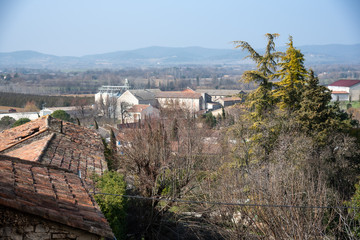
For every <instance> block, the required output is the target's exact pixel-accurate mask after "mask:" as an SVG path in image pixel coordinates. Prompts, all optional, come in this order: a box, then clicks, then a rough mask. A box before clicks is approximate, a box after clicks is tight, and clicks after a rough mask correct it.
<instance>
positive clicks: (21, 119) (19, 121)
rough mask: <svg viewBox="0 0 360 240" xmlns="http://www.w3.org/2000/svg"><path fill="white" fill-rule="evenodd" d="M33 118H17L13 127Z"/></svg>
mask: <svg viewBox="0 0 360 240" xmlns="http://www.w3.org/2000/svg"><path fill="white" fill-rule="evenodd" d="M30 121H31V120H30V119H28V118H20V119H19V120H17V121H16V122H14V124H13V125H12V127H17V126H20V125H23V124H25V123H27V122H30Z"/></svg>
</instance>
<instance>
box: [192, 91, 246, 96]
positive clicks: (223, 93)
mask: <svg viewBox="0 0 360 240" xmlns="http://www.w3.org/2000/svg"><path fill="white" fill-rule="evenodd" d="M241 91H243V90H233V89H196V92H198V93H207V94H209V95H210V96H232V95H236V94H239V93H240V92H241Z"/></svg>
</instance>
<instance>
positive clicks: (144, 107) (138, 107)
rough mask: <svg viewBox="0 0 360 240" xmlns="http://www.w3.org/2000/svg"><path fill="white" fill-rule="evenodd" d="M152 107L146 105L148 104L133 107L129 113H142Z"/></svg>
mask: <svg viewBox="0 0 360 240" xmlns="http://www.w3.org/2000/svg"><path fill="white" fill-rule="evenodd" d="M148 107H150V105H146V104H137V105H134V106H132V107H131V108H130V109H129V110H128V111H129V112H135V113H136V112H142V111H143V110H144V109H146V108H148Z"/></svg>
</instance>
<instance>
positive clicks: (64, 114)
mask: <svg viewBox="0 0 360 240" xmlns="http://www.w3.org/2000/svg"><path fill="white" fill-rule="evenodd" d="M50 116H52V117H54V118H57V119H60V120H63V121H67V122H69V121H70V119H71V117H70V114H68V113H67V112H65V111H64V110H56V111H54V112H53V113H52V114H50Z"/></svg>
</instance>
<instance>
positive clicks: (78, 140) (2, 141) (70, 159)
mask: <svg viewBox="0 0 360 240" xmlns="http://www.w3.org/2000/svg"><path fill="white" fill-rule="evenodd" d="M0 154H3V155H8V156H12V157H18V158H21V159H24V160H29V161H37V162H41V163H44V164H51V165H54V166H57V167H60V168H65V169H68V170H71V171H73V172H74V173H78V171H80V172H81V174H82V176H83V178H84V179H85V180H86V181H88V183H90V184H91V179H90V176H91V175H92V174H93V173H96V174H98V175H101V174H102V173H103V172H104V171H105V170H107V164H106V161H105V157H104V146H103V144H102V141H101V137H100V135H99V134H97V133H96V132H95V131H93V130H91V129H87V128H84V127H82V126H78V125H75V124H72V123H68V122H62V121H60V120H58V119H54V118H51V117H42V118H39V119H37V120H34V121H31V122H29V123H26V124H24V125H21V126H19V127H17V128H12V129H9V130H6V131H3V132H1V133H0Z"/></svg>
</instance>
